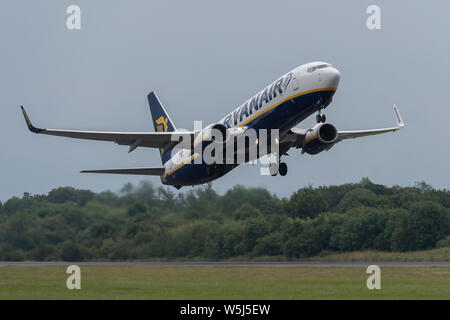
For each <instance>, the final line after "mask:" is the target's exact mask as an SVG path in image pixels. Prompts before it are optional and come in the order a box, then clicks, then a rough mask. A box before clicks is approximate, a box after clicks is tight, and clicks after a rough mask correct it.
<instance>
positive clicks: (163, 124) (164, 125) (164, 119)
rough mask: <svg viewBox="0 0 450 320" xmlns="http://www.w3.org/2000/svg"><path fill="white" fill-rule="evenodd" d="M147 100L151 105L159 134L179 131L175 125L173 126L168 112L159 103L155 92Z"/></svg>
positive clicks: (154, 122)
mask: <svg viewBox="0 0 450 320" xmlns="http://www.w3.org/2000/svg"><path fill="white" fill-rule="evenodd" d="M147 98H148V104H149V105H150V111H151V113H152V118H153V125H154V126H155V131H157V132H171V131H177V128H175V125H174V124H173V122H172V120H171V119H170V117H169V115H168V114H167V112H166V110H165V109H164V107H163V106H162V104H161V102H160V101H159V99H158V96H157V95H156V93H155V92H154V91H152V92H150V93H149V94H148V96H147Z"/></svg>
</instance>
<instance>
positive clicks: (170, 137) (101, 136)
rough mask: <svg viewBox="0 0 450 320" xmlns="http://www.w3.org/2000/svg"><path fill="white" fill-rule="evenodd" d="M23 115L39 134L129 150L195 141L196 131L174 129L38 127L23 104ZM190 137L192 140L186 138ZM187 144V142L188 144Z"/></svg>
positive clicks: (29, 126) (32, 128)
mask: <svg viewBox="0 0 450 320" xmlns="http://www.w3.org/2000/svg"><path fill="white" fill-rule="evenodd" d="M21 109H22V112H23V116H24V117H25V121H26V123H27V126H28V129H30V131H31V132H34V133H37V134H48V135H52V136H59V137H66V138H75V139H87V140H99V141H111V142H115V143H117V144H119V145H126V146H130V149H129V151H128V152H131V151H133V150H134V149H136V148H137V147H148V148H164V149H166V150H168V149H171V148H173V147H174V146H175V145H176V144H178V143H179V142H180V141H182V140H184V141H191V142H193V141H194V132H192V131H174V132H104V131H72V130H55V129H41V128H36V127H35V126H33V124H32V123H31V121H30V118H29V117H28V115H27V113H26V112H25V109H24V108H23V106H21ZM185 139H190V140H185ZM186 145H187V144H186Z"/></svg>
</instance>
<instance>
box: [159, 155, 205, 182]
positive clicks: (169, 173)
mask: <svg viewBox="0 0 450 320" xmlns="http://www.w3.org/2000/svg"><path fill="white" fill-rule="evenodd" d="M198 156H199V154H198V153H196V154H194V155H193V156H191V157H190V158H189V159H188V160H186V161H185V162H183V163H182V164H180V165H178V166H177V167H176V168H173V169H172V170H170V171H169V172H168V173H166V174H165V175H164V176H163V177H162V179H165V178H166V177H167V176H169V175H171V174H172V173H174V172H175V171H177V170H178V169H180V168H181V167H183V166H184V165H185V164H187V163H189V162H191V161H192V160H194V159H195V158H197V157H198Z"/></svg>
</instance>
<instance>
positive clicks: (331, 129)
mask: <svg viewBox="0 0 450 320" xmlns="http://www.w3.org/2000/svg"><path fill="white" fill-rule="evenodd" d="M337 136H338V131H337V129H336V127H335V126H333V125H332V124H330V123H318V124H316V125H315V126H314V127H312V128H311V129H309V130H308V132H307V133H306V135H305V140H304V142H303V147H302V153H303V152H306V153H308V154H318V153H319V152H322V151H323V150H325V149H329V148H331V147H332V146H333V145H334V143H335V142H336V139H337Z"/></svg>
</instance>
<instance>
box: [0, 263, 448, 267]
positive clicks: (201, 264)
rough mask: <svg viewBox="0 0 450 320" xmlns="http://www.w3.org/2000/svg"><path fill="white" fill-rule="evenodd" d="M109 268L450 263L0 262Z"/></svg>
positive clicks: (23, 265) (394, 265) (446, 265)
mask: <svg viewBox="0 0 450 320" xmlns="http://www.w3.org/2000/svg"><path fill="white" fill-rule="evenodd" d="M73 264H75V265H78V266H110V267H115V266H117V267H127V266H128V267H263V268H292V267H296V268H298V267H304V268H327V267H329V268H339V267H341V268H350V267H358V268H363V267H364V268H366V267H367V266H369V265H377V266H379V267H406V268H412V267H413V268H422V267H449V268H450V262H434V261H429V262H428V261H427V262H386V261H367V262H314V261H311V262H309V261H308V262H306V261H305V262H303V261H302V262H297V261H295V262H213V261H212V262H62V261H43V262H22V261H18V262H15V261H12V262H10V261H0V267H59V266H69V265H73Z"/></svg>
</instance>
